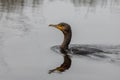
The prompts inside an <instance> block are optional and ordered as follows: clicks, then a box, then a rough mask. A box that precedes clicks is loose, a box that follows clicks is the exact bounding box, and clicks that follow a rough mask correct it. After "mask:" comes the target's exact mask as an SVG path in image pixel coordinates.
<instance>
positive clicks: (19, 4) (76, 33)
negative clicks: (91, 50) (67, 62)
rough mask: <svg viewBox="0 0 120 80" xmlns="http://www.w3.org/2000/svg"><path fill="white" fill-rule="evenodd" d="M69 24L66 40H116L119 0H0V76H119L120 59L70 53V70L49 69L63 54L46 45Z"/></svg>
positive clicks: (52, 79) (114, 79)
mask: <svg viewBox="0 0 120 80" xmlns="http://www.w3.org/2000/svg"><path fill="white" fill-rule="evenodd" d="M60 22H66V23H68V24H70V25H71V27H72V32H73V37H72V42H71V44H92V45H93V44H95V45H96V44H97V45H98V44H99V45H107V46H119V45H120V36H119V34H120V0H0V73H1V75H0V79H1V80H57V79H61V80H66V79H69V80H75V79H77V80H78V79H81V80H120V76H119V74H120V65H119V63H118V64H114V63H109V62H105V61H94V60H89V59H86V58H76V57H73V58H72V66H71V68H70V70H68V71H66V72H64V73H63V74H56V73H55V74H53V75H49V74H48V70H49V69H51V68H54V67H56V66H59V65H60V64H61V63H62V62H63V57H62V56H60V55H59V54H56V53H54V52H53V51H51V50H50V48H51V47H52V46H54V45H59V44H61V42H62V40H63V35H62V33H61V32H60V31H58V30H56V29H52V28H49V27H48V25H49V24H51V23H53V24H57V23H60Z"/></svg>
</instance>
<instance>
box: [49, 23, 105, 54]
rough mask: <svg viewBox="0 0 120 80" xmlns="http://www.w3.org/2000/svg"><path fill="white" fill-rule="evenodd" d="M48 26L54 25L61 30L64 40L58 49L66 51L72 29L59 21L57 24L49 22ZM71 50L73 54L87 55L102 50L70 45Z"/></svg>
mask: <svg viewBox="0 0 120 80" xmlns="http://www.w3.org/2000/svg"><path fill="white" fill-rule="evenodd" d="M49 26H52V27H55V28H57V29H59V30H60V31H62V32H63V34H64V40H63V43H62V44H61V45H60V50H61V52H62V53H66V51H68V50H69V44H70V41H71V38H72V30H71V27H70V25H69V24H67V23H64V22H62V23H59V24H57V25H53V24H50V25H49ZM70 50H72V52H73V54H79V55H87V54H92V53H100V52H104V51H102V50H100V49H97V48H90V47H87V46H85V47H72V48H70Z"/></svg>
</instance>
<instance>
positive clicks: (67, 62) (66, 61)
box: [49, 54, 72, 74]
mask: <svg viewBox="0 0 120 80" xmlns="http://www.w3.org/2000/svg"><path fill="white" fill-rule="evenodd" d="M63 57H64V62H63V63H62V64H61V65H60V66H59V67H56V68H55V69H52V70H49V74H51V73H53V72H55V71H57V72H64V71H65V70H68V69H69V68H70V66H71V62H72V61H71V58H70V56H69V55H67V54H64V56H63Z"/></svg>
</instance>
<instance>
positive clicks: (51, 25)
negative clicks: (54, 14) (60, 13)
mask: <svg viewBox="0 0 120 80" xmlns="http://www.w3.org/2000/svg"><path fill="white" fill-rule="evenodd" d="M48 26H50V27H56V26H57V25H54V24H49V25H48Z"/></svg>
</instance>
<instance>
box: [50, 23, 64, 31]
mask: <svg viewBox="0 0 120 80" xmlns="http://www.w3.org/2000/svg"><path fill="white" fill-rule="evenodd" d="M49 26H50V27H55V28H57V29H59V30H61V31H62V30H63V27H61V26H59V25H54V24H50V25H49Z"/></svg>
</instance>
